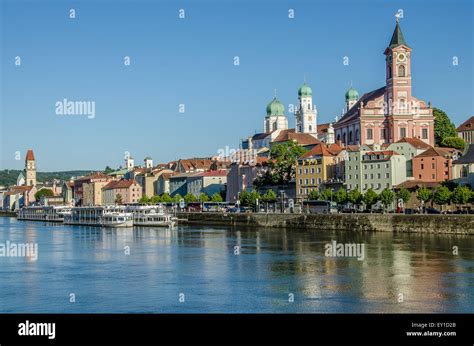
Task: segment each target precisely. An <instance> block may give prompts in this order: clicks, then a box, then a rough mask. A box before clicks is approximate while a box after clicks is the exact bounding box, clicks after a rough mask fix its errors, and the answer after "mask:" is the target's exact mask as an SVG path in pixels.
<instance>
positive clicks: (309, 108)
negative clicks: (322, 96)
mask: <svg viewBox="0 0 474 346" xmlns="http://www.w3.org/2000/svg"><path fill="white" fill-rule="evenodd" d="M308 110H309V111H310V110H311V105H310V104H309V103H308Z"/></svg>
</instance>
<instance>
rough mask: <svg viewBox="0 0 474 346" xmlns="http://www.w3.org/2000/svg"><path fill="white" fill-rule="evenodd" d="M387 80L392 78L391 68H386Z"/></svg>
mask: <svg viewBox="0 0 474 346" xmlns="http://www.w3.org/2000/svg"><path fill="white" fill-rule="evenodd" d="M388 78H392V66H389V67H388Z"/></svg>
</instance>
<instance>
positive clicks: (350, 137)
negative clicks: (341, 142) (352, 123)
mask: <svg viewBox="0 0 474 346" xmlns="http://www.w3.org/2000/svg"><path fill="white" fill-rule="evenodd" d="M349 143H352V131H349Z"/></svg>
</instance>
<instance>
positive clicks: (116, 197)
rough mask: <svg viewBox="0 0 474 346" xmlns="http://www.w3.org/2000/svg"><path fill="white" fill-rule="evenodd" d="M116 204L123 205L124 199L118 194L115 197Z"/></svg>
mask: <svg viewBox="0 0 474 346" xmlns="http://www.w3.org/2000/svg"><path fill="white" fill-rule="evenodd" d="M115 204H123V197H122V195H121V194H120V193H117V195H115Z"/></svg>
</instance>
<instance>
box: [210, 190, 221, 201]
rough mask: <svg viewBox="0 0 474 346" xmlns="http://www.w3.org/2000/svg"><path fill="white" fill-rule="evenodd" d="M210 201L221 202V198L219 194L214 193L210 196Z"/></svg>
mask: <svg viewBox="0 0 474 346" xmlns="http://www.w3.org/2000/svg"><path fill="white" fill-rule="evenodd" d="M211 201H212V202H222V201H223V200H222V196H221V194H220V193H219V192H216V193H214V194H213V195H212V196H211Z"/></svg>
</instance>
